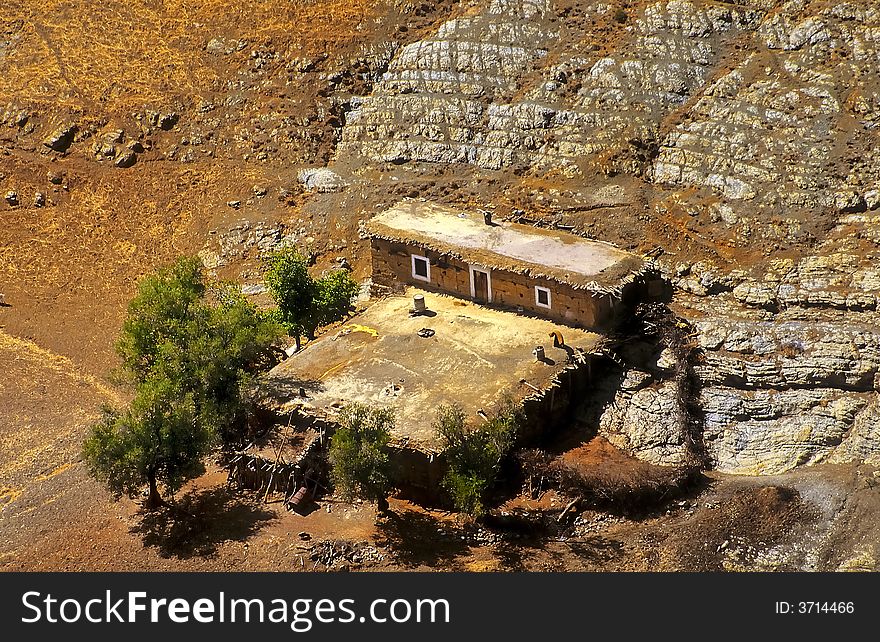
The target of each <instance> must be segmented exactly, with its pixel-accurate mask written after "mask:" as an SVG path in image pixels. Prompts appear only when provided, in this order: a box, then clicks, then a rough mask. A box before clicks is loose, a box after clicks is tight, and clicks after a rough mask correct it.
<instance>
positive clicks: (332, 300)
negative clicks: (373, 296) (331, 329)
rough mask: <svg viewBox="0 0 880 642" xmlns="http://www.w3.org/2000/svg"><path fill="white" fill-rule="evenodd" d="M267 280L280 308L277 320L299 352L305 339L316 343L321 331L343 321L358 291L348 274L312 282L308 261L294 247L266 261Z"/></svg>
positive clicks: (344, 273)
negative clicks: (294, 342) (317, 334)
mask: <svg viewBox="0 0 880 642" xmlns="http://www.w3.org/2000/svg"><path fill="white" fill-rule="evenodd" d="M264 280H265V282H266V286H267V287H268V288H269V292H270V294H271V295H272V298H273V299H274V300H275V303H276V305H277V306H278V319H279V321H280V322H281V323H282V324H283V326H284V328H285V330H287V332H288V334H290V336H292V337H293V338H294V340H295V341H296V349H297V350H299V348H300V343H301V338H302V336H306V337H308V338H309V339H313V338H314V336H315V330H316V329H317V328H318V327H320V326H322V325H327V324H328V323H332V322H333V321H336V320H338V319H341V318H342V317H344V316H345V315H346V313H347V312H348V310H349V308H350V307H351V301H352V299H353V298H354V297H355V295H356V294H357V293H358V290H359V286H358V284H357V281H355V280H354V279H353V278H352V276H351V273H350V272H348V271H347V270H334V271H333V272H330V273H329V274H327V275H326V276H323V277H321V278H319V279H314V278H312V276H311V275H310V274H309V270H308V262H307V261H306V259H305V258H304V257H303V256H302V255H301V254H299V252H297V251H296V250H295V249H294V248H291V247H284V248H282V249H280V250H278V251H276V252H273V253H272V254H270V255H269V256H268V257H267V258H266V272H265V275H264Z"/></svg>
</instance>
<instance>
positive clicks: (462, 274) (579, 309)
mask: <svg viewBox="0 0 880 642" xmlns="http://www.w3.org/2000/svg"><path fill="white" fill-rule="evenodd" d="M371 252H372V265H373V280H374V282H375V283H378V284H380V285H388V286H393V285H395V284H396V283H406V284H409V285H414V286H416V287H420V288H424V289H426V290H436V291H439V292H445V293H448V294H452V295H455V296H459V297H462V298H464V299H471V281H470V269H469V266H468V264H467V263H465V262H463V261H460V260H458V259H454V258H451V257H449V256H444V255H440V254H438V253H436V252H433V251H431V250H425V249H422V248H418V247H415V246H409V245H406V244H404V243H394V242H390V241H385V240H382V239H372V240H371ZM413 254H417V255H419V256H426V257H427V258H428V260H429V261H430V263H431V282H430V283H427V282H425V281H422V280H419V279H416V278H414V277H413V276H412V259H411V256H412V255H413ZM486 271H488V272H489V273H490V278H491V286H492V304H493V305H497V306H501V307H506V308H510V309H515V308H516V307H517V306H522V307H523V310H525V311H526V312H528V313H530V314H534V315H537V316H541V317H546V318H549V319H555V320H557V321H560V322H562V323H566V324H568V325H574V326H579V327H587V328H592V327H610V326H612V325H613V324H614V322H615V321H616V320H617V318H618V317H619V315H620V314H621V313H622V312H623V309H624V307H625V306H624V305H623V304H622V303H621V302H620V301H619V300H616V299H614V298H613V297H610V296H602V295H597V294H594V293H592V292H590V291H588V290H575V289H574V288H572V287H570V286H568V285H565V284H563V283H558V282H556V281H550V280H548V279H540V278H531V277H528V276H526V275H522V274H516V273H514V272H505V271H500V270H489V269H486ZM535 286H540V287H543V288H547V289H548V290H550V304H551V307H550V309H547V308H543V307H540V306H538V305H537V303H536V301H535Z"/></svg>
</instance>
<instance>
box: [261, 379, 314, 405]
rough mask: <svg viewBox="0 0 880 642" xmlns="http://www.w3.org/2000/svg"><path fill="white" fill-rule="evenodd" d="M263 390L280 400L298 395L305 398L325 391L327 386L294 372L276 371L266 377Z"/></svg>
mask: <svg viewBox="0 0 880 642" xmlns="http://www.w3.org/2000/svg"><path fill="white" fill-rule="evenodd" d="M260 385H261V388H262V390H261V392H262V393H263V394H265V395H266V396H267V397H269V398H272V399H276V400H278V401H290V400H291V399H294V398H296V397H302V396H303V393H305V398H308V397H311V396H313V395H315V394H318V393H321V392H324V391H325V390H326V389H327V387H326V386H325V385H324V384H323V383H322V382H321V381H319V380H317V379H304V378H302V377H297V376H296V375H295V374H292V373H280V374H279V373H276V374H273V375H272V376H271V377H265V378H264V379H263V380H262V381H261V382H260Z"/></svg>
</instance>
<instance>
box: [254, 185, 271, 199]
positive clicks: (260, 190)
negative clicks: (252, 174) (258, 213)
mask: <svg viewBox="0 0 880 642" xmlns="http://www.w3.org/2000/svg"><path fill="white" fill-rule="evenodd" d="M252 189H253V192H254V196H256V197H257V198H263V197H264V196H265V195H266V194H267V193H268V190H266V188H265V187H263V186H262V185H254V186H253V188H252Z"/></svg>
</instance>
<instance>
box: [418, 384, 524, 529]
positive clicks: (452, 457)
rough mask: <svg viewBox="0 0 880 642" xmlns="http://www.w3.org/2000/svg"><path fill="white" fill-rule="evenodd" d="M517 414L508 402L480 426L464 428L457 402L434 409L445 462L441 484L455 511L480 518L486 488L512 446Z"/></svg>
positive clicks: (482, 511) (487, 489)
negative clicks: (445, 469)
mask: <svg viewBox="0 0 880 642" xmlns="http://www.w3.org/2000/svg"><path fill="white" fill-rule="evenodd" d="M520 424H521V416H520V414H519V411H518V410H517V409H516V407H515V405H514V404H513V403H512V401H509V400H505V402H504V404H502V408H501V409H500V410H499V411H498V412H497V413H495V414H494V415H493V416H492V417H491V418H490V419H489V420H487V421H486V422H485V423H484V424H483V425H482V426H479V427H476V428H468V427H467V426H466V423H465V414H464V410H463V409H462V408H461V406H459V405H457V404H453V405H449V406H445V405H442V406H440V407H439V408H438V409H437V420H436V421H435V422H434V430H435V431H436V433H437V435H438V437H439V438H440V441H441V443H442V444H443V446H444V453H445V455H446V460H447V463H448V468H447V471H446V474H445V476H444V478H443V487H444V488H445V489H446V491H447V492H448V493H449V494H450V497H451V499H452V502H453V504H454V506H455V508H456V509H457V510H459V511H462V512H464V513H467V514H469V515H472V516H474V517H481V516H482V515H483V514H484V513H485V501H486V496H487V494H488V491H489V490H490V488H491V487H492V485H493V484H494V483H495V480H496V478H497V476H498V473H499V471H500V470H501V463H502V461H503V460H504V458H505V457H506V456H507V454H508V453H509V452H510V450H511V448H512V447H513V444H514V441H515V439H516V435H517V432H518V430H519V426H520Z"/></svg>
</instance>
